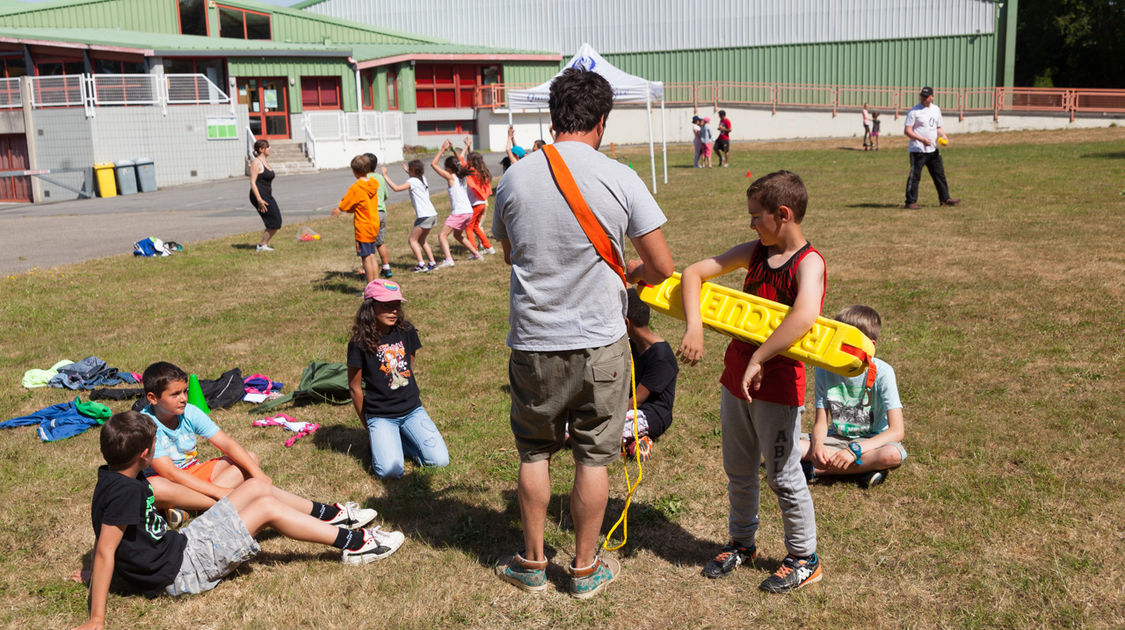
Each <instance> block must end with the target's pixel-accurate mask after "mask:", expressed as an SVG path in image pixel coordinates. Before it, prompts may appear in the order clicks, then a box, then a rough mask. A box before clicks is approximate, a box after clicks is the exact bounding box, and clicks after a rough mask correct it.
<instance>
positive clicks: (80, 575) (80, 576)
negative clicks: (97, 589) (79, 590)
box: [66, 569, 90, 584]
mask: <svg viewBox="0 0 1125 630" xmlns="http://www.w3.org/2000/svg"><path fill="white" fill-rule="evenodd" d="M66 580H67V581H68V582H79V583H82V584H89V583H90V572H89V571H87V570H85V569H78V570H77V571H75V572H74V573H71V574H70V575H69V576H67V578H66Z"/></svg>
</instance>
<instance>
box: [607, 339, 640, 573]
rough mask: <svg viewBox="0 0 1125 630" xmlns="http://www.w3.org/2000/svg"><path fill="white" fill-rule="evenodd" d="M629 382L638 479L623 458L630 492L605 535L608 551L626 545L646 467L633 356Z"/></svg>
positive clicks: (630, 363)
mask: <svg viewBox="0 0 1125 630" xmlns="http://www.w3.org/2000/svg"><path fill="white" fill-rule="evenodd" d="M629 382H630V384H631V385H632V387H633V454H634V455H635V456H636V458H637V481H636V482H635V483H633V482H630V481H629V458H628V457H623V458H622V459H621V462H622V465H623V467H624V468H625V488H626V489H628V494H626V495H625V507H624V509H622V510H621V517H620V518H618V519H617V522H616V523H614V524H613V527H611V528H610V529H609V533H607V534H606V535H605V541H604V542H602V549H605V550H606V551H616V550H618V549H620V548H622V547H624V546H625V543H626V542H628V540H629V504H631V503H632V502H633V492H634V491H636V489H637V486H639V485H641V478H642V477H644V472H645V471H644V467H642V466H641V445H640V443H639V441H638V440H639V436H638V435H637V433H638V431H639V426H638V424H637V372H636V370H635V369H634V367H633V361H632V358H630V360H629ZM618 525H620V526H621V544H619V545H617V546H616V547H610V546H609V539H610V538H612V537H613V532H615V531H617V526H618Z"/></svg>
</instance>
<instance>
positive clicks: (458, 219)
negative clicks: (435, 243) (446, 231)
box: [445, 213, 473, 230]
mask: <svg viewBox="0 0 1125 630" xmlns="http://www.w3.org/2000/svg"><path fill="white" fill-rule="evenodd" d="M472 220H473V215H472V214H471V213H470V214H451V215H449V218H448V219H446V220H445V224H446V225H448V226H449V227H451V228H453V229H455V230H463V229H465V228H466V227H468V225H469V223H470V222H472Z"/></svg>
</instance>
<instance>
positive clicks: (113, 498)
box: [90, 466, 187, 597]
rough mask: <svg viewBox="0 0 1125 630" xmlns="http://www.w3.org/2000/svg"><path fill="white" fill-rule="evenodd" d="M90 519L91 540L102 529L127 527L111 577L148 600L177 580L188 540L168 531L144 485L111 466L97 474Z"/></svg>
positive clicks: (100, 469) (143, 482) (140, 480)
mask: <svg viewBox="0 0 1125 630" xmlns="http://www.w3.org/2000/svg"><path fill="white" fill-rule="evenodd" d="M90 519H91V521H92V522H93V525H94V538H95V539H96V538H97V537H98V536H99V535H101V531H102V525H103V524H104V525H120V526H124V527H125V535H124V536H123V537H122V538H121V544H120V545H118V546H117V553H116V554H115V555H114V567H113V572H114V574H115V575H117V576H119V577H121V578H122V579H124V580H125V581H126V582H128V583H129V584H132V585H133V586H135V587H136V588H137V590H139V591H141V592H142V593H144V594H145V595H147V596H148V597H156V596H157V595H159V594H160V593H162V592H163V591H164V587H165V586H168V585H169V584H171V583H172V581H173V580H174V579H176V574H177V573H179V571H180V564H181V563H182V562H183V557H184V547H185V546H186V545H187V538H185V537H184V536H183V535H182V534H180V533H179V532H175V531H171V530H169V529H168V524H167V523H166V522H165V521H164V517H163V516H161V515H160V512H159V511H158V510H157V509H156V504H155V497H153V495H152V486H150V485H149V484H148V482H147V481H144V480H143V479H141V478H139V477H138V478H131V477H126V476H125V475H122V474H121V473H118V472H115V471H112V470H110V469H109V466H102V467H101V468H98V484H97V485H96V486H95V487H94V498H93V500H92V501H91V503H90Z"/></svg>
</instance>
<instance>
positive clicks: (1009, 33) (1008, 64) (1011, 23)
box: [1003, 0, 1020, 88]
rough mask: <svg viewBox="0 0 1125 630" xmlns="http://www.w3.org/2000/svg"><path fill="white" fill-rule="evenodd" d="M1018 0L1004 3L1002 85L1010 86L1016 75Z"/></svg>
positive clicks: (1009, 0)
mask: <svg viewBox="0 0 1125 630" xmlns="http://www.w3.org/2000/svg"><path fill="white" fill-rule="evenodd" d="M1019 5H1020V0H1008V2H1007V3H1006V4H1005V5H1004V9H1003V10H1004V28H1005V31H1006V32H1005V33H1004V87H1006V88H1010V87H1012V86H1013V84H1014V82H1015V76H1016V26H1017V22H1019V20H1018V19H1017V16H1018V14H1019Z"/></svg>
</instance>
